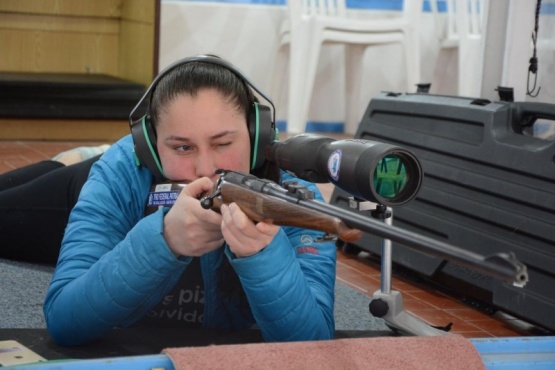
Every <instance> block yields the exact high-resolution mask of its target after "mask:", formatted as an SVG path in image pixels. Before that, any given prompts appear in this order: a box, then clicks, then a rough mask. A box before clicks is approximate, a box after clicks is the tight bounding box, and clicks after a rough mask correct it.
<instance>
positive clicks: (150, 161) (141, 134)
mask: <svg viewBox="0 0 555 370" xmlns="http://www.w3.org/2000/svg"><path fill="white" fill-rule="evenodd" d="M131 136H132V137H133V142H134V144H135V147H134V150H135V155H136V156H137V159H138V161H139V163H140V164H141V165H143V166H146V167H147V168H148V169H150V171H151V172H152V173H153V175H154V176H155V177H156V178H165V177H166V175H165V174H164V170H163V169H162V163H161V162H160V158H159V156H158V150H157V149H156V131H155V130H154V127H152V123H151V121H150V117H148V116H143V117H142V118H141V119H139V120H137V121H136V122H134V123H133V125H132V126H131Z"/></svg>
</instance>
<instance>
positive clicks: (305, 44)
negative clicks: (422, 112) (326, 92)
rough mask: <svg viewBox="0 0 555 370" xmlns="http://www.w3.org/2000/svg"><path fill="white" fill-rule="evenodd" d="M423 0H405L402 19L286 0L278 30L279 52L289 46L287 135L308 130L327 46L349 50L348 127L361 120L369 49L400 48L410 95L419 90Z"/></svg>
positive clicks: (341, 5) (326, 0) (338, 2)
mask: <svg viewBox="0 0 555 370" xmlns="http://www.w3.org/2000/svg"><path fill="white" fill-rule="evenodd" d="M422 1H423V0H405V1H404V4H403V6H404V8H403V11H402V12H401V14H400V16H392V17H384V18H383V19H382V18H369V19H357V18H351V17H348V16H347V11H346V6H345V0H288V2H287V4H288V19H287V22H285V23H284V25H283V26H282V29H281V32H280V36H281V39H280V49H281V48H282V46H283V45H286V44H289V90H288V91H289V93H288V96H287V100H288V112H287V132H290V133H302V132H305V129H306V120H307V117H308V112H309V108H310V103H311V97H312V93H313V88H314V80H315V77H316V71H317V67H318V60H319V56H320V51H321V48H322V45H323V44H331V43H335V44H344V45H347V46H348V48H345V54H346V55H345V70H346V76H345V83H346V86H347V90H348V91H347V92H345V93H344V94H341V95H342V96H350V98H349V99H346V100H347V101H346V104H345V107H346V116H347V117H346V123H347V124H349V122H351V124H352V123H353V122H358V121H360V118H361V117H360V116H359V115H360V112H361V109H360V107H359V106H358V105H359V104H358V100H359V99H357V97H358V96H359V95H358V93H359V91H360V85H361V83H362V81H361V79H362V75H363V67H364V66H363V57H364V52H365V50H366V48H367V47H371V46H373V45H384V44H400V45H401V46H402V48H403V51H404V55H405V56H404V59H405V71H403V72H404V74H405V75H406V87H407V91H415V90H416V86H415V85H416V84H417V83H418V82H420V81H419V78H420V41H419V37H420V35H419V20H420V14H421V12H422ZM278 58H279V56H278ZM384 62H387V61H384ZM278 65H279V63H278ZM274 72H275V76H274V78H275V79H278V80H280V79H282V78H283V76H282V75H281V71H276V70H275V69H274ZM403 72H401V73H403ZM279 82H281V81H278V83H279ZM274 85H275V83H274Z"/></svg>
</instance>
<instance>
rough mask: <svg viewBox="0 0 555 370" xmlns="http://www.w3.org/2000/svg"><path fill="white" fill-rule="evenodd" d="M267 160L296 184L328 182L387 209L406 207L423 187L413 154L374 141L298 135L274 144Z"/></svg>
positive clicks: (269, 149)
mask: <svg viewBox="0 0 555 370" xmlns="http://www.w3.org/2000/svg"><path fill="white" fill-rule="evenodd" d="M266 159H267V160H268V161H270V162H272V163H275V164H276V165H277V166H278V167H280V168H281V169H283V170H286V171H289V172H292V173H293V174H294V175H295V176H296V177H298V178H300V179H303V180H307V181H311V182H314V183H326V182H331V183H333V184H334V185H335V186H337V187H339V188H340V189H342V190H344V191H346V192H347V193H349V194H351V195H352V196H354V197H355V198H358V199H361V200H367V201H370V202H374V203H380V204H383V205H386V206H389V207H395V206H400V205H403V204H406V203H408V202H410V201H411V200H413V199H414V198H415V197H416V195H417V194H418V191H419V190H420V186H421V185H422V178H423V173H422V167H421V166H420V162H419V161H418V159H417V158H416V156H415V155H414V154H413V153H412V152H410V151H408V150H406V149H403V148H401V147H398V146H394V145H390V144H386V143H381V142H377V141H369V140H360V139H344V140H334V139H332V138H329V137H323V136H318V135H312V134H301V135H296V136H293V137H290V138H288V139H286V140H285V141H283V142H279V141H275V142H274V143H272V144H271V145H270V146H268V148H267V149H266Z"/></svg>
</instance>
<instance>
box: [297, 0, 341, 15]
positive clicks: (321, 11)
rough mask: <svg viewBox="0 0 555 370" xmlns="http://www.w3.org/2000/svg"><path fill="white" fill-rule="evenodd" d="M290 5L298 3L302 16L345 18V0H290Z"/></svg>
mask: <svg viewBox="0 0 555 370" xmlns="http://www.w3.org/2000/svg"><path fill="white" fill-rule="evenodd" d="M287 3H288V4H290V6H291V5H293V4H292V3H298V4H299V5H300V9H301V12H302V14H305V15H323V16H330V17H344V16H345V14H346V12H345V10H346V8H347V7H346V5H345V0H288V1H287Z"/></svg>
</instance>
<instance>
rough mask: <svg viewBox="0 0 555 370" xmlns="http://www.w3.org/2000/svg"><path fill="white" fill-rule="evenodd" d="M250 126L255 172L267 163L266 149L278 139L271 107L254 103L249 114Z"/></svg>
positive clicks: (252, 159)
mask: <svg viewBox="0 0 555 370" xmlns="http://www.w3.org/2000/svg"><path fill="white" fill-rule="evenodd" d="M248 126H249V135H250V139H251V170H255V169H257V168H260V167H262V165H263V164H264V162H265V161H266V155H265V151H266V148H267V147H268V146H269V145H270V144H272V142H273V141H274V140H275V137H276V130H275V127H274V123H273V122H272V111H271V109H270V107H268V106H267V105H262V104H259V103H254V104H253V106H252V107H251V111H250V114H249V122H248Z"/></svg>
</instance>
